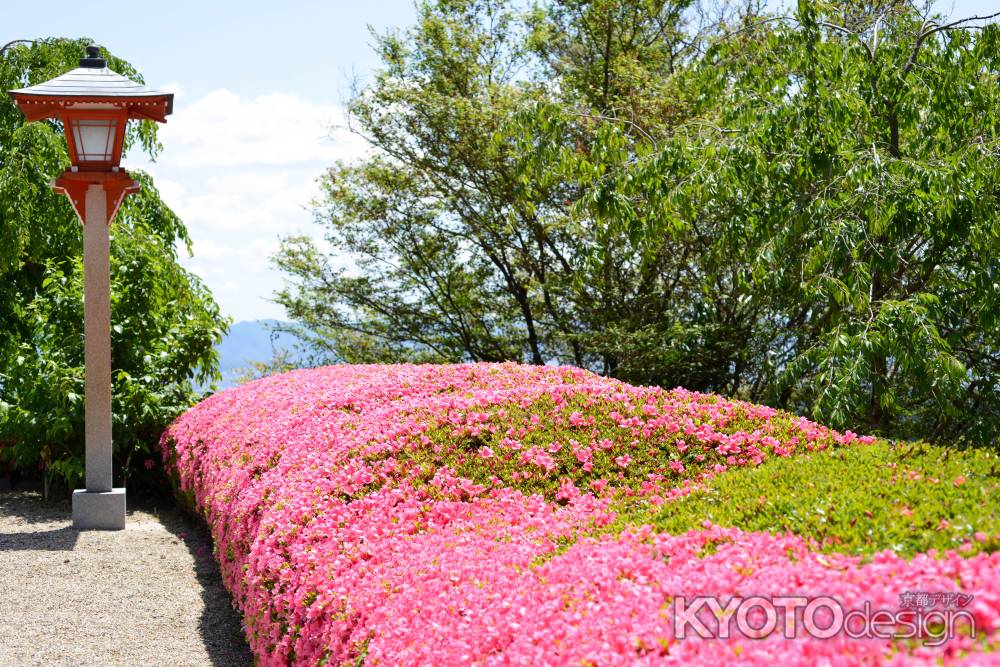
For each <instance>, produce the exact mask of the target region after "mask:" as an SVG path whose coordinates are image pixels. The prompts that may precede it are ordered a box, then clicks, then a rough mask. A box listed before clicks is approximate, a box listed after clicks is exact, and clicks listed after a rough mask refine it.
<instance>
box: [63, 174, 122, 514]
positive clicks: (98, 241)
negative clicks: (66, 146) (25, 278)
mask: <svg viewBox="0 0 1000 667" xmlns="http://www.w3.org/2000/svg"><path fill="white" fill-rule="evenodd" d="M84 210H85V211H86V222H85V224H84V225H83V294H84V297H83V310H84V315H83V317H84V323H83V335H84V364H85V366H86V369H85V374H86V382H85V389H84V392H85V394H84V400H85V405H86V407H85V420H86V425H85V434H86V466H87V467H86V477H87V479H86V484H87V488H86V489H77V490H76V491H74V492H73V526H74V527H76V528H81V529H104V530H121V529H123V528H125V489H124V488H117V489H116V488H113V487H112V480H111V472H112V464H111V454H112V450H111V277H110V270H111V269H110V245H109V236H108V227H109V223H110V220H109V219H108V217H109V216H108V213H109V211H108V197H107V194H106V193H105V190H104V187H103V185H101V184H97V183H94V184H91V185H90V186H89V187H88V188H87V192H86V203H85V207H84Z"/></svg>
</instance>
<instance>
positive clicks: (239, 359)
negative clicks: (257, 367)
mask: <svg viewBox="0 0 1000 667" xmlns="http://www.w3.org/2000/svg"><path fill="white" fill-rule="evenodd" d="M279 324H286V322H281V321H280V320H253V321H247V322H237V323H236V324H234V325H232V326H231V327H229V333H228V334H227V335H226V337H225V338H223V339H222V342H221V343H219V345H218V347H217V349H218V350H219V357H220V361H219V367H220V369H221V370H222V382H221V383H220V384H219V389H223V388H225V387H231V386H233V384H234V382H233V379H234V377H235V376H237V375H239V374H240V372H241V371H242V370H243V369H245V368H246V367H247V366H249V365H250V363H251V362H254V361H270V360H271V358H272V357H274V351H275V350H279V349H282V348H284V349H286V350H290V349H292V348H293V347H294V345H295V341H296V338H295V337H294V336H291V335H289V334H286V333H279V332H276V331H273V329H274V327H275V326H277V325H279Z"/></svg>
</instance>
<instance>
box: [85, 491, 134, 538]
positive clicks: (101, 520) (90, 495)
mask: <svg viewBox="0 0 1000 667" xmlns="http://www.w3.org/2000/svg"><path fill="white" fill-rule="evenodd" d="M73 527H74V528H76V529H77V530H124V529H125V489H124V488H117V489H111V490H110V491H106V492H103V493H97V492H90V491H87V490H86V489H77V490H76V491H74V492H73Z"/></svg>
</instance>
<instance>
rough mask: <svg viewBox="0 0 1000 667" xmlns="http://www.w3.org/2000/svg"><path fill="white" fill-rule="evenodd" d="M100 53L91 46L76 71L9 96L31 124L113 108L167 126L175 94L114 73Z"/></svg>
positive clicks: (132, 116)
mask: <svg viewBox="0 0 1000 667" xmlns="http://www.w3.org/2000/svg"><path fill="white" fill-rule="evenodd" d="M99 53H100V50H99V49H98V48H97V47H96V46H88V47H87V56H88V57H86V58H81V59H80V66H79V67H77V68H76V69H73V70H70V71H69V72H66V73H65V74H61V75H59V76H57V77H56V78H54V79H49V80H48V81H45V82H44V83H39V84H36V85H34V86H29V87H28V88H20V89H18V90H11V91H8V94H9V95H10V96H11V97H12V98H13V99H14V101H15V102H16V103H17V105H18V106H19V107H20V108H21V110H22V111H23V112H24V114H25V116H26V117H27V119H28V120H39V119H41V118H46V117H49V116H54V115H58V114H59V113H60V112H61V111H64V110H67V109H70V108H73V107H79V108H88V107H89V108H93V105H94V104H101V105H105V104H111V105H113V106H115V107H119V108H122V109H124V110H126V111H127V112H128V116H129V118H148V119H150V120H156V121H159V122H161V123H162V122H166V116H168V115H169V114H171V113H173V110H174V108H173V107H174V95H173V93H164V92H161V91H158V90H154V89H152V88H149V87H147V86H144V85H142V84H139V83H136V82H135V81H132V80H131V79H128V78H126V77H124V76H122V75H121V74H118V73H117V72H113V71H111V70H110V69H108V66H107V62H106V61H105V60H104V58H101V57H99V55H98V54H99Z"/></svg>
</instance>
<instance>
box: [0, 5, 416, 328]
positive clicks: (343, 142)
mask: <svg viewBox="0 0 1000 667" xmlns="http://www.w3.org/2000/svg"><path fill="white" fill-rule="evenodd" d="M4 4H5V5H6V3H4ZM121 7H129V9H128V11H125V12H122V11H116V10H117V9H118V8H121ZM414 16H415V11H414V8H413V3H412V0H367V1H365V2H357V1H346V2H345V1H343V0H327V1H325V2H322V1H313V2H310V1H305V0H279V1H271V2H258V1H257V0H243V1H239V2H237V1H232V0H202V1H201V2H191V1H189V0H170V1H168V2H159V3H148V2H134V3H97V2H81V1H77V2H64V1H62V0H59V1H56V2H53V1H51V0H49V1H46V2H41V3H31V2H18V3H12V4H11V6H5V7H4V8H3V21H2V22H0V43H6V42H7V41H9V40H11V39H16V38H28V39H30V38H34V37H41V36H64V37H83V36H86V37H90V38H92V39H93V40H94V42H95V43H96V44H100V45H101V46H104V47H106V48H108V49H109V50H110V51H111V52H112V53H114V54H115V55H117V56H119V57H121V58H124V59H126V60H128V61H129V62H131V63H132V64H133V65H135V66H136V67H137V68H138V69H139V70H140V71H141V72H142V75H143V77H144V78H145V80H146V83H147V84H148V85H150V86H152V87H154V88H158V89H160V90H165V91H168V92H173V93H174V113H173V115H171V116H168V117H167V123H166V124H165V125H163V126H162V127H161V130H160V140H161V143H162V144H163V146H164V150H163V152H162V153H161V154H160V156H159V158H158V159H157V161H156V162H155V163H152V164H151V163H150V162H149V160H148V159H145V156H144V155H142V154H141V153H140V152H139V151H133V152H132V153H131V154H129V155H126V156H125V158H124V159H123V160H122V165H123V166H124V167H126V168H129V167H132V168H140V169H144V170H146V171H149V172H150V173H151V174H152V175H153V178H154V182H155V183H156V186H157V187H158V188H159V190H160V194H161V196H162V197H163V199H164V201H166V203H167V204H168V205H170V206H171V208H173V209H174V210H175V211H176V212H177V213H178V214H179V215H180V216H181V219H182V220H183V221H184V223H185V224H186V225H187V228H188V231H189V233H190V235H191V238H192V240H193V250H194V257H187V253H186V251H185V250H182V251H181V255H182V258H181V263H182V264H183V265H184V266H185V267H187V268H188V269H190V270H191V271H193V272H194V273H196V274H197V275H199V276H200V277H201V278H202V279H203V280H204V281H205V282H206V284H207V285H208V286H209V288H210V289H211V290H212V292H213V294H214V295H215V298H216V300H217V301H218V303H219V304H220V306H221V308H222V310H223V313H224V314H226V315H229V316H231V317H233V318H234V320H235V321H242V320H255V319H265V318H277V319H284V318H285V314H284V310H283V309H282V308H281V307H280V306H278V305H277V304H274V303H273V302H271V301H270V299H271V298H272V295H273V293H274V292H275V290H277V289H279V288H280V287H281V286H282V284H283V282H284V281H283V278H282V275H281V273H280V272H278V271H277V270H275V269H274V268H273V267H272V265H271V262H270V256H271V255H272V254H273V253H274V251H275V250H276V249H277V247H278V238H279V236H281V235H288V234H298V233H308V234H311V235H313V236H319V235H320V234H321V230H320V229H319V227H318V226H316V225H315V224H314V223H313V221H312V216H311V214H310V212H309V202H310V200H311V199H312V198H313V197H315V196H316V194H317V193H318V186H317V183H316V179H317V178H318V177H320V176H321V175H322V174H323V172H324V170H325V169H326V168H328V167H329V166H330V165H332V164H333V163H334V162H335V161H336V160H338V159H341V160H350V159H352V158H356V157H358V156H360V155H362V154H363V152H364V150H365V148H364V144H363V143H362V142H361V141H360V140H359V139H358V138H357V137H355V136H354V135H352V134H350V133H349V132H347V131H346V130H345V129H343V124H344V116H343V111H342V108H343V103H344V102H345V100H346V99H347V96H348V94H349V90H350V82H351V81H352V79H354V78H355V77H359V78H360V80H361V81H364V80H366V79H367V80H370V78H371V73H372V70H373V69H374V68H375V67H377V65H378V59H377V58H376V56H375V54H374V52H373V50H372V48H371V42H372V39H371V35H370V33H369V30H368V26H372V27H373V28H374V29H375V30H376V31H378V32H380V33H381V32H384V31H386V30H388V29H391V28H397V27H405V26H406V25H408V24H410V23H412V22H413V19H414ZM82 55H83V54H81V56H82Z"/></svg>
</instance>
